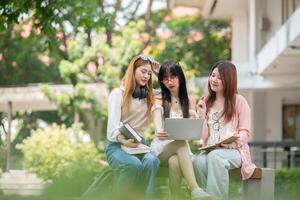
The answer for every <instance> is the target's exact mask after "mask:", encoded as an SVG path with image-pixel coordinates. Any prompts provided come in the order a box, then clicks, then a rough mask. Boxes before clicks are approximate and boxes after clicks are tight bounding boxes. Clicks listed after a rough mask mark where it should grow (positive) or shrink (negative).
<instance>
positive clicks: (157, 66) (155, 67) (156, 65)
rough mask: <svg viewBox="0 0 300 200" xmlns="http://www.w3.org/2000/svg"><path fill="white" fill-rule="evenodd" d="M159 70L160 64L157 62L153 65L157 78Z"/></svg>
mask: <svg viewBox="0 0 300 200" xmlns="http://www.w3.org/2000/svg"><path fill="white" fill-rule="evenodd" d="M159 68H160V64H159V63H158V62H156V61H155V62H153V63H152V64H151V69H152V71H153V73H154V74H155V75H156V76H158V72H159Z"/></svg>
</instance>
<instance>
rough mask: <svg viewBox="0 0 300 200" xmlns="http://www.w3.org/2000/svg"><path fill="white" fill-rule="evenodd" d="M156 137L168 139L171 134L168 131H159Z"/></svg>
mask: <svg viewBox="0 0 300 200" xmlns="http://www.w3.org/2000/svg"><path fill="white" fill-rule="evenodd" d="M156 137H158V139H160V140H167V139H168V137H169V136H168V133H167V132H166V131H157V132H156Z"/></svg>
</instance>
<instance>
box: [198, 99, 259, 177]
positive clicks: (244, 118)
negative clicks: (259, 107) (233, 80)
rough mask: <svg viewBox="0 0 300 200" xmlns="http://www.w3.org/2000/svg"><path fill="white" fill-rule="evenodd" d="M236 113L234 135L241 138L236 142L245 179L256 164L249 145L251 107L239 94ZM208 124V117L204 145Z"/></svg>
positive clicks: (204, 129)
mask: <svg viewBox="0 0 300 200" xmlns="http://www.w3.org/2000/svg"><path fill="white" fill-rule="evenodd" d="M235 109H236V113H235V115H234V117H233V119H232V120H233V121H232V123H233V127H234V135H239V136H240V137H239V139H238V140H237V141H236V142H235V143H236V145H237V147H238V148H237V149H238V150H239V152H240V154H241V160H242V167H241V173H242V178H243V180H245V179H248V178H250V177H251V175H252V174H253V172H254V170H255V168H256V166H255V165H254V164H253V163H252V160H251V155H250V149H249V145H248V138H249V136H250V133H251V131H250V128H251V127H250V126H251V117H250V115H251V114H250V112H251V111H250V108H249V105H248V103H247V101H246V99H245V98H244V97H243V96H241V95H239V94H237V95H236V103H235ZM208 130H209V128H208V124H207V119H206V120H205V121H204V123H203V129H202V139H203V141H204V145H206V144H207V140H208V136H209V132H208ZM241 130H244V131H246V132H247V133H248V134H247V135H245V134H240V131H241Z"/></svg>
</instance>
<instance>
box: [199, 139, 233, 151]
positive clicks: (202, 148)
mask: <svg viewBox="0 0 300 200" xmlns="http://www.w3.org/2000/svg"><path fill="white" fill-rule="evenodd" d="M238 138H239V136H236V135H232V136H229V137H227V138H224V139H222V140H221V141H219V142H218V143H216V144H211V145H207V146H205V147H200V148H199V149H198V150H205V151H211V150H214V149H217V148H219V147H220V146H221V144H229V143H231V142H234V141H236V140H237V139H238Z"/></svg>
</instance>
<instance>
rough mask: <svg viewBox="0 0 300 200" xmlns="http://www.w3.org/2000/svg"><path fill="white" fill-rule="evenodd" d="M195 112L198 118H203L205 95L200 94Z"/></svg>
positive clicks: (204, 113)
mask: <svg viewBox="0 0 300 200" xmlns="http://www.w3.org/2000/svg"><path fill="white" fill-rule="evenodd" d="M197 113H198V115H199V118H200V119H202V120H205V117H206V104H205V97H204V96H202V97H201V98H200V100H199V102H198V104H197Z"/></svg>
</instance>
